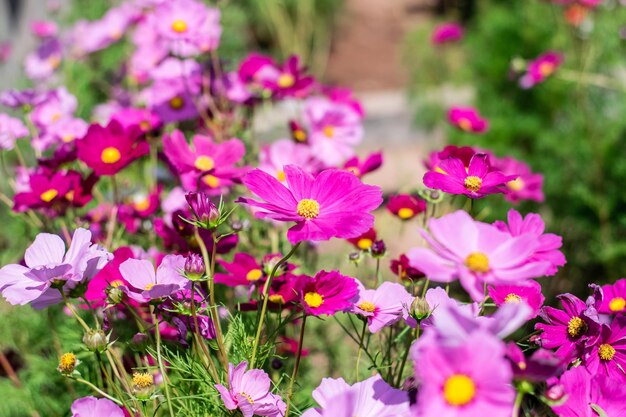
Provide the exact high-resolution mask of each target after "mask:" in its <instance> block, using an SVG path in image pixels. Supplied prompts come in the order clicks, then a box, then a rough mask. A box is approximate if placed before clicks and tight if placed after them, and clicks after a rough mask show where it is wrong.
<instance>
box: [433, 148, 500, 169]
mask: <svg viewBox="0 0 626 417" xmlns="http://www.w3.org/2000/svg"><path fill="white" fill-rule="evenodd" d="M476 154H485V155H487V162H489V163H490V165H491V161H490V159H491V158H489V154H488V153H487V152H485V151H481V150H478V149H476V148H472V147H471V146H461V147H459V146H454V145H448V146H446V147H445V148H443V150H441V151H435V152H431V153H430V154H429V155H428V160H426V161H424V165H425V166H426V168H427V169H428V170H429V171H436V172H440V173H445V171H443V170H442V169H441V168H440V167H439V165H440V164H441V162H442V161H445V160H447V159H448V158H455V159H458V160H460V161H461V163H462V164H463V166H464V167H465V168H467V167H469V164H470V161H471V160H472V157H473V156H474V155H476Z"/></svg>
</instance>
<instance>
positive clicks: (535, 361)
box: [506, 342, 566, 382]
mask: <svg viewBox="0 0 626 417" xmlns="http://www.w3.org/2000/svg"><path fill="white" fill-rule="evenodd" d="M506 357H507V359H508V360H509V361H510V362H511V367H512V369H513V375H514V377H515V379H518V380H525V381H532V382H543V381H547V380H548V379H550V378H552V377H554V376H556V375H558V374H559V373H561V371H562V370H563V368H564V367H565V365H566V363H564V362H563V359H562V358H559V357H558V356H556V354H554V352H552V351H550V350H546V349H537V350H536V351H535V352H533V354H532V355H531V356H530V357H528V358H527V357H525V356H524V352H523V351H522V349H520V347H519V346H517V344H516V343H514V342H509V343H507V345H506Z"/></svg>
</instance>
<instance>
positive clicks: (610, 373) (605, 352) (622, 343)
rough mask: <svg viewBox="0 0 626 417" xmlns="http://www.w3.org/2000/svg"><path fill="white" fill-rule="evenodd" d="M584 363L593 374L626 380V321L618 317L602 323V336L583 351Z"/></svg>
mask: <svg viewBox="0 0 626 417" xmlns="http://www.w3.org/2000/svg"><path fill="white" fill-rule="evenodd" d="M583 365H584V366H585V367H587V369H588V370H589V372H591V374H592V375H606V376H607V377H609V378H611V379H612V380H616V381H620V380H621V381H623V382H626V321H625V320H624V318H623V317H617V318H616V319H615V320H613V322H612V323H611V325H610V326H609V325H606V324H603V325H602V329H601V330H600V337H599V338H598V340H597V341H596V342H595V344H593V345H592V346H589V347H587V349H586V351H585V352H584V353H583Z"/></svg>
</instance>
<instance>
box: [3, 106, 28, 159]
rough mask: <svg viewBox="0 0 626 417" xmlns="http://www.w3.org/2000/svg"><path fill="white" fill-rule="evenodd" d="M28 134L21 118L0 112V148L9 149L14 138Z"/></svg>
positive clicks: (13, 142) (13, 143)
mask: <svg viewBox="0 0 626 417" xmlns="http://www.w3.org/2000/svg"><path fill="white" fill-rule="evenodd" d="M26 136H28V129H27V128H26V126H25V125H24V123H22V121H21V120H19V119H15V118H13V117H11V116H8V115H6V114H0V150H3V149H4V150H11V149H13V147H14V146H15V140H16V139H20V138H23V137H26Z"/></svg>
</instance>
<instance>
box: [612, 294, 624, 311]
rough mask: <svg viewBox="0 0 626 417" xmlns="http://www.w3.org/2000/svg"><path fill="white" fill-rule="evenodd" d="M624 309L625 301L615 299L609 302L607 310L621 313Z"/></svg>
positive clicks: (620, 298)
mask: <svg viewBox="0 0 626 417" xmlns="http://www.w3.org/2000/svg"><path fill="white" fill-rule="evenodd" d="M624 307H626V300H624V299H623V298H622V297H615V298H613V299H612V300H611V301H610V302H609V310H611V311H614V312H617V311H622V310H623V309H624Z"/></svg>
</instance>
